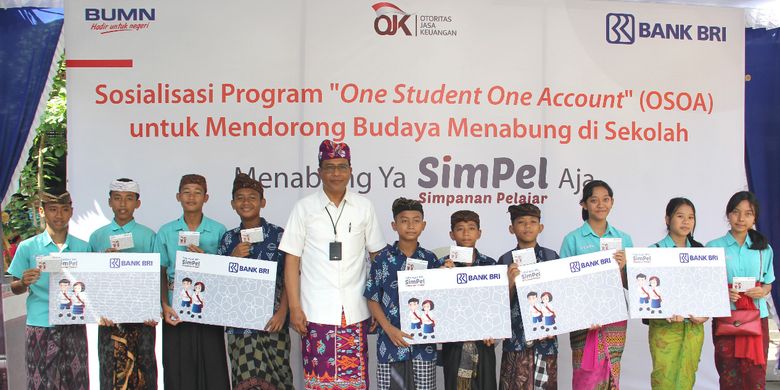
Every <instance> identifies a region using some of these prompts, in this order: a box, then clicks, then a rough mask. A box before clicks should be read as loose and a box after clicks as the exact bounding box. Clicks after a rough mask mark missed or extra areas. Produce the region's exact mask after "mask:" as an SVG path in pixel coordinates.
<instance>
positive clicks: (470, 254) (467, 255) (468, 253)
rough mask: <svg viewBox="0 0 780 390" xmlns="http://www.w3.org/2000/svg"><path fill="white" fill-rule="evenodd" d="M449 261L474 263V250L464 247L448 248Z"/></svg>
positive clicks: (454, 246) (453, 246)
mask: <svg viewBox="0 0 780 390" xmlns="http://www.w3.org/2000/svg"><path fill="white" fill-rule="evenodd" d="M450 260H452V261H453V262H455V263H462V264H471V263H473V262H474V248H467V247H465V246H457V245H452V246H450Z"/></svg>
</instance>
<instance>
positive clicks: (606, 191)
mask: <svg viewBox="0 0 780 390" xmlns="http://www.w3.org/2000/svg"><path fill="white" fill-rule="evenodd" d="M612 195H613V194H612V188H610V186H609V185H608V184H607V183H605V182H603V181H601V180H593V181H590V182H588V184H586V185H585V187H584V188H583V189H582V199H581V200H580V206H582V219H583V220H584V221H585V223H583V224H582V226H581V227H580V228H578V229H576V230H574V231H572V232H571V233H569V234H567V235H566V237H564V239H563V244H562V245H561V257H569V256H576V255H582V254H586V253H592V252H598V251H599V250H600V249H601V242H600V241H601V238H620V239H621V240H622V247H623V248H626V247H631V246H634V243H633V242H632V241H631V237H630V236H629V235H628V234H626V233H623V232H622V231H620V230H618V229H616V228H615V227H614V226H612V225H610V224H609V223H608V222H607V216H608V215H609V212H610V211H611V210H612V205H613V203H614V199H613V197H612ZM615 260H616V261H617V263H618V265H619V266H620V272H621V277H622V279H623V286H624V287H625V285H626V279H625V276H626V275H625V265H626V258H625V252H623V251H622V250H621V251H618V252H617V253H615ZM626 324H627V323H626V321H620V322H615V323H612V324H606V325H602V326H598V325H594V326H592V327H591V329H589V330H579V331H574V332H571V333H570V334H569V339H570V341H571V349H572V364H573V366H574V367H573V368H574V373H573V377H572V387H573V388H575V389H616V388H618V387H619V383H620V382H619V380H620V358H621V356H622V355H623V347H624V345H625V342H626ZM594 356H595V358H594Z"/></svg>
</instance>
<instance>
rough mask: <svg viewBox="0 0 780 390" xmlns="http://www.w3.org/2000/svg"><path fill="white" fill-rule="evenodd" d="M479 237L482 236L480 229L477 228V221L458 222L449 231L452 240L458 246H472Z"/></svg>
mask: <svg viewBox="0 0 780 390" xmlns="http://www.w3.org/2000/svg"><path fill="white" fill-rule="evenodd" d="M480 237H482V231H481V230H479V226H477V223H476V222H474V221H464V222H458V223H456V224H455V227H453V228H452V231H451V232H450V238H451V239H452V240H454V241H455V243H456V244H458V246H463V247H467V248H474V247H475V246H476V245H477V240H479V238H480Z"/></svg>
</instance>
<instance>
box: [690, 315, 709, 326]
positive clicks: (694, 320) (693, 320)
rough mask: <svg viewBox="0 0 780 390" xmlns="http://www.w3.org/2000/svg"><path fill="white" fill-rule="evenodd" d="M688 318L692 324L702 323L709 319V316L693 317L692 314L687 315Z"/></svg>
mask: <svg viewBox="0 0 780 390" xmlns="http://www.w3.org/2000/svg"><path fill="white" fill-rule="evenodd" d="M688 319H689V320H690V321H691V323H692V324H696V325H699V324H703V323H705V322H707V320H709V317H694V316H693V314H691V315H689V316H688Z"/></svg>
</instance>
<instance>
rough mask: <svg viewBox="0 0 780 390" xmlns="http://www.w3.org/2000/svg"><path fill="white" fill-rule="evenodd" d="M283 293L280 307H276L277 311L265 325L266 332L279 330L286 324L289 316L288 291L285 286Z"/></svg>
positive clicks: (280, 298)
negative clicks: (285, 321)
mask: <svg viewBox="0 0 780 390" xmlns="http://www.w3.org/2000/svg"><path fill="white" fill-rule="evenodd" d="M281 294H282V295H281V297H279V308H278V309H276V313H274V315H273V316H272V317H271V319H270V320H268V323H267V324H266V325H265V330H266V332H278V331H280V330H282V327H283V326H284V319H285V317H287V293H286V292H285V291H284V287H282V292H281Z"/></svg>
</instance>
